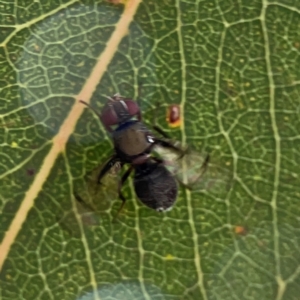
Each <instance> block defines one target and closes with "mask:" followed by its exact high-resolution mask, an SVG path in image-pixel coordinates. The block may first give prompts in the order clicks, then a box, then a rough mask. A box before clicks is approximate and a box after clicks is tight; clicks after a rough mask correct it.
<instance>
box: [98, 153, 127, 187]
mask: <svg viewBox="0 0 300 300" xmlns="http://www.w3.org/2000/svg"><path fill="white" fill-rule="evenodd" d="M119 161H120V158H119V157H118V156H117V155H113V156H112V157H111V158H110V159H109V160H108V162H107V163H106V164H105V165H104V167H103V168H102V170H101V172H100V173H99V175H98V179H97V183H98V184H101V182H100V181H101V179H102V178H103V176H104V175H105V174H106V173H107V172H108V171H109V170H110V169H111V168H112V167H113V166H114V165H115V164H116V163H117V162H119ZM122 165H123V164H122V163H121V167H122Z"/></svg>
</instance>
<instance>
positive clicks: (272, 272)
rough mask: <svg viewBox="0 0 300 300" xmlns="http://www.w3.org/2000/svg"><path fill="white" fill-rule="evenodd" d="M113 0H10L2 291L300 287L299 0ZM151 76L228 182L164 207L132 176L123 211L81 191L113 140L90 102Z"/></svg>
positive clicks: (1, 140)
mask: <svg viewBox="0 0 300 300" xmlns="http://www.w3.org/2000/svg"><path fill="white" fill-rule="evenodd" d="M111 2H112V3H110V2H109V1H90V0H89V1H69V2H67V1H26V0H22V1H4V2H3V1H2V2H1V3H0V66H1V68H0V145H1V147H2V149H1V152H0V179H1V180H0V191H1V192H0V209H1V210H0V211H1V226H0V229H1V230H0V236H1V240H2V242H1V246H0V269H1V273H0V286H1V299H3V300H8V299H26V300H27V299H29V300H31V299H47V300H48V299H64V300H69V299H70V300H71V299H122V300H123V299H203V300H206V299H212V300H220V299H236V300H239V299H276V300H294V299H295V300H297V299H299V294H300V254H299V253H300V252H299V247H300V234H299V233H300V230H299V228H300V218H299V215H300V208H299V207H300V206H299V199H300V188H299V183H300V177H299V176H300V175H299V165H300V152H299V149H300V142H299V140H300V139H299V136H300V130H299V129H300V122H299V120H300V100H299V94H300V88H299V86H300V85H299V82H300V71H299V70H300V55H299V48H300V5H299V2H298V1H292V0H280V1H273V2H268V1H238V0H232V1H229V0H225V1H210V0H201V1H181V0H177V1H175V0H174V1H143V2H141V3H140V1H138V0H120V1H119V2H120V3H117V2H118V1H111ZM140 84H142V85H141V102H140V106H141V109H142V111H143V113H144V120H145V122H146V123H147V124H151V119H152V114H153V109H154V108H155V107H156V105H157V103H160V104H161V107H160V109H159V112H158V114H157V118H158V124H159V125H160V126H161V127H163V128H165V129H166V131H167V132H168V134H169V135H171V136H172V138H173V139H174V140H177V141H179V142H180V143H182V144H187V145H189V146H190V147H191V148H193V149H194V150H195V151H199V153H203V152H205V151H209V153H210V155H211V158H212V160H213V163H214V164H215V165H217V166H218V168H220V170H225V173H224V174H228V179H226V180H229V181H230V182H231V184H230V187H229V189H217V190H216V189H214V188H210V189H204V190H203V189H200V190H196V191H191V192H190V191H188V190H185V189H183V188H181V189H180V191H179V197H178V199H177V202H176V205H175V207H174V208H173V210H172V211H170V212H168V213H166V214H159V213H157V212H155V211H152V210H150V209H148V208H147V207H145V206H143V205H142V204H141V203H140V202H139V200H138V199H137V198H136V197H135V194H134V189H133V184H132V180H130V181H129V182H128V183H127V184H126V185H125V187H124V190H123V192H124V195H125V197H126V198H127V199H128V201H127V203H126V206H125V209H124V210H123V211H122V213H121V214H120V216H119V217H118V220H117V221H116V222H112V219H113V217H114V215H115V213H116V212H117V210H118V208H119V206H120V201H118V200H117V199H116V200H115V201H109V203H108V204H107V203H106V204H105V206H104V207H102V206H101V205H100V207H101V209H100V210H101V211H100V213H99V214H95V215H93V214H90V215H89V212H88V210H87V208H85V207H82V206H80V204H78V203H77V204H76V201H75V199H74V197H73V194H72V193H73V191H74V189H75V188H76V187H77V188H78V187H80V184H81V183H82V182H83V179H84V176H85V175H86V174H87V173H89V172H91V171H92V170H94V169H95V168H97V166H99V165H100V164H102V163H103V162H104V161H105V160H106V159H107V158H108V157H109V155H110V154H111V152H112V142H111V140H110V138H109V136H108V135H107V134H106V132H105V129H104V128H103V126H102V125H101V123H100V121H99V119H98V118H97V117H96V116H95V115H94V114H92V112H91V111H90V110H87V109H86V107H84V106H83V105H82V104H80V103H79V100H80V99H82V100H84V101H87V102H90V103H92V105H93V106H94V107H95V108H96V109H97V110H98V111H101V108H102V107H103V105H104V103H105V101H106V98H105V97H104V96H109V95H113V94H114V93H116V92H119V93H120V94H121V95H124V96H126V97H132V98H133V99H136V98H137V95H138V90H139V87H140ZM170 104H180V105H181V108H182V125H181V126H180V127H178V128H169V127H168V124H167V123H166V121H165V109H166V107H167V106H168V105H170ZM222 174H223V173H222ZM226 176H227V175H226ZM113 192H115V190H114V191H113ZM113 192H112V193H113ZM99 201H100V200H99ZM86 216H87V217H86Z"/></svg>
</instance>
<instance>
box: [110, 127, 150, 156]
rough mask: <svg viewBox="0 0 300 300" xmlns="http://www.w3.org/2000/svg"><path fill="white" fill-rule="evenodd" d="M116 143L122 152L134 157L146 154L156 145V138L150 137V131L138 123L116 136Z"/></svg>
mask: <svg viewBox="0 0 300 300" xmlns="http://www.w3.org/2000/svg"><path fill="white" fill-rule="evenodd" d="M114 142H115V146H116V147H117V148H118V149H119V150H120V151H122V152H123V153H125V154H126V155H128V156H134V155H139V154H141V153H144V152H145V151H146V150H147V149H148V148H149V146H150V145H151V144H153V143H154V138H153V137H152V136H151V135H149V133H148V130H145V128H144V127H143V126H140V123H137V124H134V125H133V126H130V127H128V128H125V129H124V130H122V131H120V132H118V134H115V135H114Z"/></svg>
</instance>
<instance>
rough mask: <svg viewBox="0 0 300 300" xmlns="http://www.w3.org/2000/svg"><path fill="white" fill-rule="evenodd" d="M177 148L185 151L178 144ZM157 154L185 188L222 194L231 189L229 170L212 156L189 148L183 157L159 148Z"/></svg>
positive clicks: (156, 149)
mask: <svg viewBox="0 0 300 300" xmlns="http://www.w3.org/2000/svg"><path fill="white" fill-rule="evenodd" d="M174 144H175V145H176V146H177V147H179V148H182V149H184V148H183V147H181V146H180V144H179V143H178V142H176V143H174ZM155 152H156V153H157V154H158V155H159V156H160V157H161V158H162V159H163V160H164V163H165V166H166V168H167V169H168V170H169V171H170V172H171V173H172V174H173V175H174V176H175V177H176V179H177V180H178V181H179V182H180V183H182V184H183V185H184V186H186V187H188V188H190V189H192V190H194V191H209V192H213V193H220V192H221V191H222V190H224V191H225V190H228V189H229V188H230V183H231V178H230V172H229V170H227V169H225V168H222V167H221V166H220V164H218V163H217V162H216V161H215V159H214V157H213V156H212V155H209V154H208V153H203V152H197V151H195V150H193V149H190V148H187V149H186V150H185V154H184V156H183V157H180V154H179V153H178V152H175V151H173V150H170V149H166V148H163V147H161V146H158V147H156V148H155Z"/></svg>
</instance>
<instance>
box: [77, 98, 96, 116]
mask: <svg viewBox="0 0 300 300" xmlns="http://www.w3.org/2000/svg"><path fill="white" fill-rule="evenodd" d="M79 102H80V103H82V104H84V105H86V106H87V107H88V108H89V109H91V110H92V111H93V112H94V113H95V114H96V115H97V116H99V114H98V113H97V111H96V109H95V108H93V107H92V106H91V105H90V104H89V103H87V102H85V101H83V100H79Z"/></svg>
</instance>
